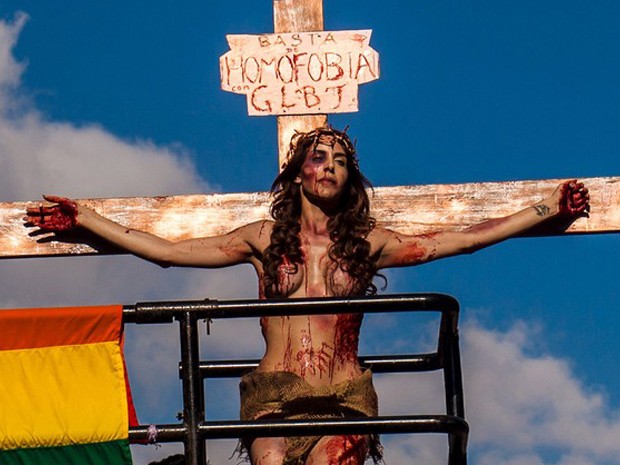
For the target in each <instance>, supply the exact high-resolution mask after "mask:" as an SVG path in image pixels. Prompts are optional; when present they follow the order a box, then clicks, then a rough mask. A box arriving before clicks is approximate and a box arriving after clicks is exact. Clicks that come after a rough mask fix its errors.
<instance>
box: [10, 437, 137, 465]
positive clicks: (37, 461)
mask: <svg viewBox="0 0 620 465" xmlns="http://www.w3.org/2000/svg"><path fill="white" fill-rule="evenodd" d="M131 464H132V461H131V451H130V450H129V441H128V440H127V439H120V440H118V441H110V442H99V443H92V444H76V445H71V446H60V447H35V448H31V449H13V450H3V451H0V465H131Z"/></svg>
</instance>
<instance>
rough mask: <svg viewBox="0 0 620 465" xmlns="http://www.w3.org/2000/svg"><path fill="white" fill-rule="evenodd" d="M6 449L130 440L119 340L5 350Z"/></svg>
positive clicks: (0, 400)
mask: <svg viewBox="0 0 620 465" xmlns="http://www.w3.org/2000/svg"><path fill="white" fill-rule="evenodd" d="M0 380H2V383H1V388H0V406H2V408H1V409H0V449H5V450H6V449H16V448H25V447H46V446H61V445H69V444H80V443H86V442H88V443H91V442H103V441H113V440H116V439H126V438H127V431H128V419H127V418H128V414H127V396H126V391H125V381H124V372H123V362H122V359H121V351H120V347H119V345H118V342H103V343H96V344H85V345H75V346H58V347H48V348H37V349H20V350H5V351H0Z"/></svg>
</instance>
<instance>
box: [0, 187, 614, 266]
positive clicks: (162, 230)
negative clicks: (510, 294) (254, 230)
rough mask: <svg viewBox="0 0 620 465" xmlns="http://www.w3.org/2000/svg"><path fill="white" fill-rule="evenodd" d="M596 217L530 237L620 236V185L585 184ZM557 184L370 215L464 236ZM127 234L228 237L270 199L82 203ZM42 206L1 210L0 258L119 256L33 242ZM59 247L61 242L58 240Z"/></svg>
mask: <svg viewBox="0 0 620 465" xmlns="http://www.w3.org/2000/svg"><path fill="white" fill-rule="evenodd" d="M583 182H584V183H585V184H586V186H587V187H588V189H589V190H590V197H591V207H592V208H591V212H590V215H589V217H588V218H579V219H577V220H576V221H575V222H574V223H572V224H570V225H569V224H559V223H557V222H556V223H553V224H547V225H546V226H545V227H544V228H539V229H538V230H536V231H530V233H529V234H528V235H561V234H591V233H610V232H619V231H620V177H603V178H589V179H583ZM559 183H560V180H540V181H511V182H490V183H468V184H449V185H447V184H445V185H441V184H440V185H427V186H398V187H380V188H376V189H375V192H374V196H373V197H372V214H373V215H374V216H375V218H376V219H377V222H378V224H379V225H381V226H385V227H388V228H391V229H394V230H397V231H400V232H403V233H407V234H423V233H426V232H429V231H436V230H440V229H463V228H466V227H467V226H470V225H472V224H476V223H479V222H481V221H484V220H485V219H488V218H497V217H501V216H506V215H509V214H511V213H514V212H516V211H518V210H521V209H523V208H525V207H527V206H529V205H532V204H534V203H536V202H537V201H539V200H541V199H542V198H544V197H546V196H548V195H550V194H551V193H552V192H553V190H554V189H555V187H556V186H557V185H558V184H559ZM80 203H84V204H85V205H88V206H90V207H92V208H94V209H95V210H97V211H98V212H99V213H101V214H102V215H104V216H106V217H108V218H110V219H112V220H114V221H117V222H119V223H121V224H123V225H125V226H127V227H129V228H134V229H140V230H144V231H148V232H151V233H153V234H156V235H158V236H161V237H165V238H167V239H170V240H182V239H188V238H193V237H202V236H212V235H217V234H224V233H226V232H228V231H230V230H232V229H235V228H237V227H239V226H242V225H244V224H246V223H250V222H252V221H257V220H261V219H265V218H269V204H270V197H269V194H268V193H266V192H256V193H246V194H207V195H187V196H171V197H134V198H117V199H88V200H80ZM36 205H39V203H38V202H34V203H33V202H15V203H0V258H15V257H34V256H53V255H57V256H58V255H83V254H111V253H119V252H120V251H119V250H115V249H113V248H110V246H107V245H106V244H105V243H104V242H103V241H101V240H99V239H97V238H94V237H92V236H90V235H88V234H85V233H83V232H78V233H72V234H68V235H64V236H62V237H61V238H55V237H54V235H53V234H43V235H37V236H32V235H29V233H32V229H27V228H25V227H24V224H23V217H24V212H25V210H26V208H27V207H31V206H36ZM58 239H61V240H58Z"/></svg>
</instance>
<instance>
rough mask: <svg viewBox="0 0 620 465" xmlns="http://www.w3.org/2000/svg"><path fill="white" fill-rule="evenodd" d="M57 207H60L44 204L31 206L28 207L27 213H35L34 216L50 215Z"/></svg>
mask: <svg viewBox="0 0 620 465" xmlns="http://www.w3.org/2000/svg"><path fill="white" fill-rule="evenodd" d="M56 208H58V207H56V206H52V207H43V206H39V207H30V208H27V209H26V213H27V214H28V215H33V216H48V215H51V214H52V213H53V212H54V210H55V209H56Z"/></svg>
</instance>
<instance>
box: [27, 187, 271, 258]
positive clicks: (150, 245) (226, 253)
mask: <svg viewBox="0 0 620 465" xmlns="http://www.w3.org/2000/svg"><path fill="white" fill-rule="evenodd" d="M44 198H45V200H47V201H48V202H52V205H47V206H40V207H38V208H29V209H28V210H27V217H26V220H27V225H32V226H36V227H38V228H40V229H41V230H43V231H50V232H66V231H70V230H72V229H75V228H84V229H86V230H88V231H91V232H93V233H95V234H96V235H98V236H100V237H102V238H103V239H105V240H107V241H109V242H110V243H112V244H114V245H116V246H118V247H120V248H122V249H124V250H126V251H128V252H130V253H132V254H134V255H137V256H139V257H142V258H144V259H146V260H149V261H152V262H155V263H157V264H159V265H162V266H170V265H176V266H196V267H207V268H217V267H223V266H230V265H235V264H238V263H246V262H249V261H251V258H252V257H253V256H254V254H255V252H256V251H258V250H262V248H261V244H262V243H263V242H265V241H266V243H267V244H268V243H269V229H268V228H267V229H266V228H264V226H265V222H260V223H253V224H249V225H246V226H242V227H241V228H238V229H236V230H234V231H232V232H230V233H228V234H226V235H223V236H214V237H203V238H197V239H188V240H184V241H179V242H172V241H169V240H167V239H164V238H161V237H158V236H155V235H153V234H150V233H147V232H144V231H138V230H135V229H130V228H126V227H125V226H122V225H120V224H118V223H116V222H114V221H111V220H109V219H107V218H105V217H103V216H101V215H99V214H98V213H97V212H95V211H94V210H92V209H90V208H88V207H85V206H83V205H80V204H78V203H77V202H75V201H73V200H71V199H67V198H64V197H56V196H44Z"/></svg>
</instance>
